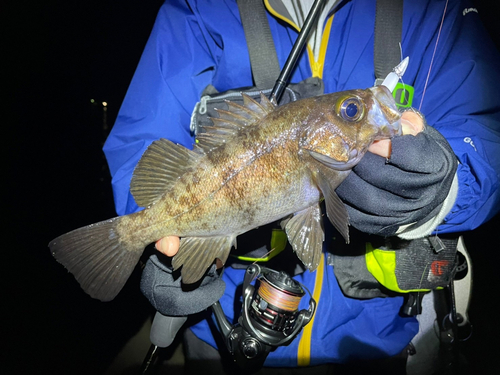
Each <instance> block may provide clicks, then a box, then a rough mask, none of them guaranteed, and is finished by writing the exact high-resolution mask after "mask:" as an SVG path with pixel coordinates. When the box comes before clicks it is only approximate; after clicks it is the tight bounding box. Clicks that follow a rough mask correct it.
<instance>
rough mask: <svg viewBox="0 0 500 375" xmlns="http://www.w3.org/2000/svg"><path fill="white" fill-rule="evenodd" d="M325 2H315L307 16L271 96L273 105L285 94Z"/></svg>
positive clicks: (316, 0) (319, 0)
mask: <svg viewBox="0 0 500 375" xmlns="http://www.w3.org/2000/svg"><path fill="white" fill-rule="evenodd" d="M323 5H324V0H315V1H314V3H313V6H312V8H311V10H310V11H309V13H308V14H307V18H306V20H305V22H304V25H303V26H302V28H301V29H300V32H299V35H298V37H297V40H296V41H295V43H294V45H293V47H292V50H291V51H290V54H289V55H288V58H287V60H286V62H285V65H284V66H283V69H281V72H280V75H279V77H278V79H277V80H276V83H275V84H274V87H273V90H272V91H271V94H270V95H269V100H271V102H272V103H274V104H278V102H279V100H280V99H281V96H282V95H283V92H284V91H285V87H286V84H287V82H288V80H289V79H290V75H291V74H292V70H293V69H294V68H295V65H296V64H297V60H298V59H299V57H300V55H301V53H302V49H303V48H304V45H305V44H306V42H307V39H308V37H309V34H310V32H311V29H312V27H313V26H314V25H315V24H316V20H317V18H318V15H319V12H320V11H321V9H322V8H323Z"/></svg>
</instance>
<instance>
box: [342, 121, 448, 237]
mask: <svg viewBox="0 0 500 375" xmlns="http://www.w3.org/2000/svg"><path fill="white" fill-rule="evenodd" d="M456 168H457V159H456V157H455V154H454V153H453V150H452V149H451V147H450V145H449V144H448V142H447V141H446V139H445V138H444V137H443V136H442V135H441V134H440V133H439V132H438V131H437V130H436V129H434V128H432V127H430V126H426V127H425V128H424V130H423V131H422V132H421V133H419V134H417V135H416V136H413V135H403V136H397V137H394V138H393V139H392V152H391V157H390V159H389V160H387V159H385V158H383V157H381V156H378V155H375V154H372V153H370V152H367V153H366V155H365V156H364V157H363V159H361V162H360V163H359V164H358V165H357V166H355V167H354V168H353V170H352V172H351V173H350V174H349V176H348V177H347V178H346V179H345V180H344V182H343V183H342V184H341V185H340V186H339V187H338V188H337V193H338V195H339V196H340V198H341V199H342V200H343V201H344V203H345V204H346V207H347V211H348V212H349V217H350V223H351V224H352V225H353V226H354V227H355V228H357V229H359V230H361V231H362V232H365V233H371V234H378V235H382V236H391V235H394V234H395V233H396V232H397V231H398V229H399V227H400V226H402V225H405V224H411V223H416V225H415V227H417V226H419V225H421V224H423V223H425V222H426V221H428V220H430V219H432V218H433V217H434V216H436V215H437V213H438V212H439V209H440V208H441V205H442V203H443V201H444V200H445V198H446V197H447V195H448V192H449V190H450V186H451V184H452V182H453V177H454V175H455V172H456Z"/></svg>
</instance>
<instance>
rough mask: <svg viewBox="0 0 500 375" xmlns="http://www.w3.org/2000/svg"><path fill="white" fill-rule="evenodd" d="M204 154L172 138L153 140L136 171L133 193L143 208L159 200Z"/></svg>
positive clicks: (132, 186)
mask: <svg viewBox="0 0 500 375" xmlns="http://www.w3.org/2000/svg"><path fill="white" fill-rule="evenodd" d="M201 156H202V155H200V154H199V153H196V152H194V151H191V150H189V149H187V148H185V147H183V146H181V145H178V144H175V143H172V142H171V141H169V140H168V139H163V138H162V139H159V140H157V141H154V142H153V143H151V145H150V146H149V147H148V148H147V149H146V151H145V152H144V154H143V155H142V157H141V159H140V160H139V163H137V166H136V168H135V170H134V175H133V176H132V181H131V183H130V192H131V193H132V196H133V197H134V199H135V202H136V203H137V204H138V205H139V206H140V207H147V206H149V205H151V204H153V203H154V202H156V201H157V200H158V199H159V198H161V196H162V195H163V194H164V193H165V192H166V191H168V190H170V189H171V187H172V186H173V184H174V183H175V182H176V181H177V179H178V177H179V176H181V175H183V174H184V173H185V172H186V171H187V170H188V169H189V168H191V167H192V166H193V165H194V164H196V163H197V161H198V160H199V158H200V157H201Z"/></svg>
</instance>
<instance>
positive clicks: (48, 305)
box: [0, 0, 500, 375]
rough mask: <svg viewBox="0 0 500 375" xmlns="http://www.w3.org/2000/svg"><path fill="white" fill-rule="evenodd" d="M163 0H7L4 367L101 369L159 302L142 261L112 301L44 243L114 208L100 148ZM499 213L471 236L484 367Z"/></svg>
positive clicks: (492, 25)
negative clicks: (89, 287) (152, 301)
mask: <svg viewBox="0 0 500 375" xmlns="http://www.w3.org/2000/svg"><path fill="white" fill-rule="evenodd" d="M161 3H162V1H160V0H142V1H139V0H121V1H119V0H116V1H102V0H101V1H95V0H90V1H69V0H67V1H62V0H48V1H36V2H35V1H32V2H21V1H19V2H16V4H15V5H9V6H5V5H2V8H1V11H0V17H1V22H0V25H2V26H1V27H2V33H1V35H2V44H1V46H2V52H1V60H2V62H3V64H1V65H2V66H4V68H3V69H2V83H3V84H2V93H3V95H2V97H3V99H2V114H7V116H5V115H4V116H3V118H4V120H3V121H2V134H3V137H2V140H3V142H2V143H3V144H2V146H3V147H2V155H3V157H2V160H3V163H2V164H3V170H4V171H5V170H6V173H5V172H4V173H2V185H3V186H2V192H4V193H3V194H2V197H3V202H4V207H5V206H6V208H7V209H6V210H5V209H4V210H2V212H3V213H4V218H3V220H2V222H3V227H2V239H3V242H2V252H3V254H4V258H3V262H2V266H1V273H0V274H1V275H2V279H1V280H2V290H1V292H2V295H1V297H0V298H1V315H0V317H1V319H0V372H1V373H2V374H28V373H29V374H39V373H51V374H54V375H56V374H74V375H77V374H101V373H103V372H104V371H105V369H106V368H107V367H108V366H109V364H110V363H111V361H112V360H113V358H114V357H115V356H116V354H117V353H118V352H119V350H120V349H121V348H122V346H123V345H124V344H125V342H126V341H127V340H128V339H129V338H130V337H131V336H132V335H134V334H135V333H136V332H137V331H138V329H139V328H140V326H141V324H142V323H143V322H144V320H145V319H146V317H148V316H150V315H151V314H152V313H153V311H152V308H151V307H150V305H149V303H148V302H147V301H146V299H145V298H144V297H143V296H142V294H141V293H140V291H139V279H140V271H139V269H136V272H134V274H133V275H132V277H131V280H130V281H129V282H128V283H127V285H126V286H125V289H124V290H123V291H122V292H121V293H120V294H119V295H118V297H117V298H116V299H115V300H114V301H112V302H109V303H102V302H99V301H96V300H93V299H91V298H90V297H89V296H87V295H86V294H85V293H84V292H83V291H82V290H81V289H80V287H79V286H78V284H77V283H76V281H75V280H74V278H73V277H72V276H71V275H70V274H68V273H67V272H66V270H65V269H64V268H63V267H62V266H61V265H59V264H58V263H57V262H56V261H55V260H54V259H53V258H52V256H51V255H50V253H49V249H48V247H47V244H48V243H49V241H50V240H52V239H53V238H55V237H57V236H58V235H61V234H63V233H65V232H67V231H70V230H72V229H75V228H77V227H80V226H83V225H86V224H90V223H94V222H97V221H100V220H103V219H107V218H110V217H113V216H115V215H116V214H115V211H114V206H113V200H112V191H111V186H110V178H109V172H108V170H107V166H106V163H105V160H104V156H103V153H102V151H101V148H102V144H103V142H104V140H105V138H106V135H107V132H109V128H110V127H111V126H112V125H113V122H114V119H115V118H116V114H117V112H118V109H119V107H120V104H121V101H122V100H123V97H124V95H125V93H126V90H127V87H128V84H129V82H130V80H131V78H132V75H133V72H134V70H135V67H136V65H137V63H138V60H139V58H140V55H141V52H142V49H143V47H144V45H145V43H146V40H147V38H148V36H149V32H150V31H151V27H152V25H153V22H154V19H155V16H156V13H157V10H158V9H159V7H160V5H161ZM490 3H495V2H490ZM478 8H479V11H480V15H481V16H482V17H483V18H484V22H485V24H486V26H487V28H488V29H489V30H490V32H491V34H492V36H493V38H494V39H495V41H496V42H497V45H500V37H499V36H500V34H499V31H498V30H500V28H499V26H498V19H499V17H498V16H499V15H500V12H498V11H497V10H496V9H493V8H491V6H490V5H489V4H488V2H487V1H480V2H478ZM91 99H94V103H92V102H91ZM499 100H500V99H499ZM102 102H107V103H108V105H107V107H106V109H104V107H103V106H102ZM499 222H500V220H498V217H497V219H495V220H493V221H492V222H490V223H487V224H486V225H484V226H483V227H482V228H481V229H480V230H477V231H474V232H473V233H470V234H468V235H467V236H466V241H467V242H466V243H467V246H468V248H469V251H470V252H471V253H472V256H473V261H474V265H475V267H476V268H475V270H474V271H475V278H474V283H475V292H476V294H475V296H474V297H473V298H474V299H473V305H472V308H471V320H472V322H473V324H474V327H475V328H474V336H473V337H472V339H471V340H469V341H468V342H467V343H465V344H464V346H465V349H466V353H467V358H468V359H469V360H470V361H471V362H472V363H473V366H474V367H473V368H474V369H475V370H479V371H483V372H482V373H484V374H488V373H490V372H488V371H487V370H488V369H490V368H495V367H490V366H497V362H498V358H497V354H496V349H495V347H496V343H495V341H493V343H492V344H487V343H486V340H489V338H493V339H495V338H498V337H500V329H499V326H500V324H499V323H498V317H497V315H498V310H497V309H498V306H499V304H498V301H497V299H498V296H497V294H498V293H497V291H496V290H497V289H498V281H499V277H498V265H499V264H500V257H499V255H498V243H499V240H498V238H497V237H496V236H497V235H498V228H499ZM5 240H6V241H5ZM147 350H148V347H145V348H144V355H145V354H146V352H147Z"/></svg>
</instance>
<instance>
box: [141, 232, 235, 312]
mask: <svg viewBox="0 0 500 375" xmlns="http://www.w3.org/2000/svg"><path fill="white" fill-rule="evenodd" d="M167 238H168V239H171V240H173V241H174V245H175V240H176V239H177V240H178V238H177V237H167ZM177 242H178V241H177ZM162 260H163V261H162ZM165 260H166V259H165V256H164V255H162V254H158V255H152V256H151V257H150V258H149V260H148V262H147V263H146V267H145V268H144V270H143V272H142V278H141V291H142V293H143V294H144V295H145V296H146V298H147V299H148V300H149V302H150V303H151V304H152V305H153V306H154V308H155V309H156V310H157V311H159V312H160V313H161V314H163V315H168V316H185V315H190V314H195V313H198V312H200V311H203V310H205V309H206V308H207V307H209V306H211V305H212V304H214V303H215V302H216V301H218V300H219V299H220V298H221V297H222V295H223V294H224V290H225V288H226V284H225V283H224V281H222V279H221V278H220V277H219V274H218V273H217V271H216V268H215V265H213V266H212V268H211V269H210V270H209V272H208V274H207V275H206V276H205V277H204V278H203V279H202V282H201V284H200V285H199V286H198V287H196V288H194V289H193V290H190V291H185V290H183V289H182V286H181V278H180V277H178V278H177V279H174V276H173V274H172V272H173V270H172V268H170V267H168V266H167V265H166V264H165V263H166V262H165Z"/></svg>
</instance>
